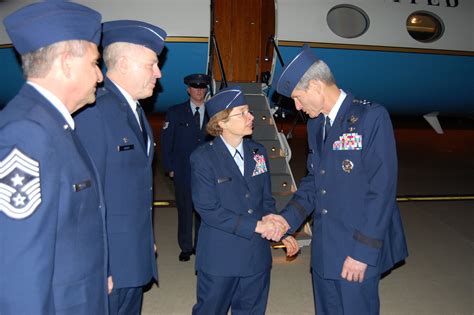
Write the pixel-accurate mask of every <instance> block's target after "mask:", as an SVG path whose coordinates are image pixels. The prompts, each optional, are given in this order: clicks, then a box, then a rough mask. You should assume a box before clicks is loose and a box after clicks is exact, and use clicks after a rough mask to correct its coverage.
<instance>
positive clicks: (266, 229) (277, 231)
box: [255, 214, 290, 242]
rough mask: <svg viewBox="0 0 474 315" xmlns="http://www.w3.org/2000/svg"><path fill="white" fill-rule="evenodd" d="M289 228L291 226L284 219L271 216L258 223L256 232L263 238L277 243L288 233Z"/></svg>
mask: <svg viewBox="0 0 474 315" xmlns="http://www.w3.org/2000/svg"><path fill="white" fill-rule="evenodd" d="M289 227H290V226H289V225H288V223H287V222H286V220H285V219H284V218H283V217H281V216H279V215H274V214H269V215H267V216H265V217H263V218H262V220H261V221H258V222H257V227H256V228H255V232H257V233H259V234H261V235H262V238H266V239H268V240H272V241H275V242H277V241H279V240H280V239H281V237H282V236H283V235H284V234H285V233H286V231H288V229H289Z"/></svg>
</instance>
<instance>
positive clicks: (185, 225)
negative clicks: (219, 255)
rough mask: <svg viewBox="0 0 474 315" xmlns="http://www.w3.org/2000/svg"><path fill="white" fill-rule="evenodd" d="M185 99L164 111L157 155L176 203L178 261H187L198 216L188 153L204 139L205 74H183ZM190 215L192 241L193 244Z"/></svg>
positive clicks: (193, 250)
mask: <svg viewBox="0 0 474 315" xmlns="http://www.w3.org/2000/svg"><path fill="white" fill-rule="evenodd" d="M184 84H186V85H187V87H188V88H187V92H188V94H189V100H187V101H186V102H184V103H181V104H178V105H175V106H172V107H170V108H169V109H168V112H167V114H166V119H165V124H164V126H163V130H162V131H161V158H162V161H163V168H164V169H165V171H166V172H167V173H168V174H169V176H170V177H171V178H173V183H174V193H175V199H176V206H177V208H178V244H179V247H180V248H181V253H180V254H179V260H180V261H189V259H190V257H191V255H192V254H193V252H195V248H196V247H197V246H196V244H197V242H198V233H199V226H200V224H201V219H200V218H199V214H197V213H195V211H194V205H193V201H192V196H191V166H190V164H189V156H190V155H191V153H192V152H193V151H194V150H195V149H196V148H197V147H198V146H199V145H200V144H203V143H204V142H205V141H206V140H211V139H212V137H211V136H209V135H206V125H207V122H208V120H209V118H208V115H207V114H206V110H205V105H204V99H205V97H206V94H207V89H208V86H209V85H210V84H211V77H210V76H208V75H206V74H200V73H196V74H190V75H188V76H186V77H185V78H184ZM193 216H194V217H195V218H194V244H193Z"/></svg>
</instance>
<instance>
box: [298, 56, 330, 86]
mask: <svg viewBox="0 0 474 315" xmlns="http://www.w3.org/2000/svg"><path fill="white" fill-rule="evenodd" d="M310 80H316V81H321V82H323V83H324V84H327V85H333V84H336V80H335V79H334V76H333V75H332V72H331V69H329V67H328V65H327V64H326V63H325V62H324V61H322V60H318V61H316V62H314V63H313V64H312V65H311V67H309V68H308V70H306V72H305V73H304V75H303V76H302V77H301V79H300V80H299V82H298V84H297V85H296V86H295V90H296V89H298V90H307V89H308V85H309V81H310Z"/></svg>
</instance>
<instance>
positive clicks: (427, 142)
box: [143, 116, 474, 315]
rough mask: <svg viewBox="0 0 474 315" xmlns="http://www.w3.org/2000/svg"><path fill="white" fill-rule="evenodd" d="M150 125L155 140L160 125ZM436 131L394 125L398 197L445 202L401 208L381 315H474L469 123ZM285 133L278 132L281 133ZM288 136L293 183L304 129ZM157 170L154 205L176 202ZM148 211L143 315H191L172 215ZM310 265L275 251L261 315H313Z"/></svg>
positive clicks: (155, 121)
mask: <svg viewBox="0 0 474 315" xmlns="http://www.w3.org/2000/svg"><path fill="white" fill-rule="evenodd" d="M149 119H150V122H151V123H152V125H153V126H154V130H155V133H156V139H159V132H160V127H161V124H162V121H163V117H162V116H150V117H149ZM441 124H442V126H443V127H444V128H445V134H444V135H437V134H435V133H434V131H433V130H432V129H430V127H429V126H428V124H427V123H426V122H424V121H423V119H422V118H410V119H407V118H397V117H396V118H394V127H395V134H396V138H397V150H398V157H399V183H398V196H400V197H402V196H430V197H439V196H444V197H450V198H444V199H443V201H431V200H432V199H427V200H426V201H404V202H400V203H399V205H400V209H401V214H402V218H403V223H404V228H405V232H406V236H407V241H408V247H409V253H410V256H409V257H408V259H407V260H406V262H405V263H404V264H402V265H401V266H399V267H398V268H396V269H394V270H392V272H391V273H390V274H388V275H387V276H386V277H384V278H383V279H382V281H381V284H380V298H381V314H387V315H389V314H394V315H398V314H400V315H401V314H404V315H410V314H416V315H421V314H430V315H438V314H439V315H446V314H449V315H451V314H453V315H454V314H459V315H468V314H474V308H473V301H474V291H473V283H474V276H473V275H474V274H473V262H474V259H473V258H474V251H473V244H474V243H473V241H474V233H473V230H474V229H473V213H474V200H473V199H472V197H473V195H474V158H473V157H474V146H473V143H474V142H473V139H474V122H473V121H472V119H471V120H469V119H441ZM290 127H291V126H290V125H289V124H288V123H282V124H281V128H280V124H279V129H283V130H284V131H285V132H288V130H289V128H290ZM293 135H294V137H293V139H291V140H290V141H289V142H290V146H291V147H292V150H293V157H294V158H293V160H292V162H291V165H292V170H293V173H294V176H295V179H296V181H297V182H298V181H299V179H300V178H301V177H302V176H304V173H305V169H304V168H305V162H304V160H305V152H306V129H305V126H304V125H303V124H298V125H297V126H296V128H295V130H294V132H293ZM157 143H158V141H157ZM158 150H159V147H158ZM155 162H156V163H155V165H156V172H155V173H156V174H155V187H156V189H155V199H157V200H169V199H174V195H173V186H172V183H171V181H170V180H169V179H167V178H166V177H164V176H163V171H162V168H161V165H160V158H159V155H158V156H157V158H155ZM460 196H470V197H471V198H466V199H465V200H459V199H460V198H459V197H460ZM154 211H155V233H156V234H155V235H156V240H157V245H158V251H159V257H158V269H159V277H160V286H159V287H157V286H153V287H152V288H151V289H150V290H148V291H147V292H146V293H145V296H144V302H143V314H145V315H152V314H153V315H154V314H164V315H173V314H176V315H181V314H183V315H184V314H191V309H192V306H193V305H194V303H195V301H196V297H195V288H196V276H195V272H194V256H192V258H191V261H189V262H184V263H183V262H179V261H178V255H179V252H180V250H179V247H178V244H177V240H176V234H177V212H176V208H155V210H154ZM309 259H310V250H309V247H304V248H302V250H301V253H300V254H299V255H298V256H297V257H296V258H295V259H291V260H289V259H286V257H285V254H284V252H283V250H281V249H279V250H273V269H272V278H271V289H270V297H269V301H268V307H267V314H269V315H280V314H281V315H283V314H285V315H288V314H290V315H292V314H295V315H303V314H314V306H313V298H312V287H311V277H310V272H309Z"/></svg>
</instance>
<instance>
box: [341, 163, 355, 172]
mask: <svg viewBox="0 0 474 315" xmlns="http://www.w3.org/2000/svg"><path fill="white" fill-rule="evenodd" d="M353 168H354V163H352V161H351V160H344V161H342V170H343V171H344V172H346V173H350V172H352V169H353Z"/></svg>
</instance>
